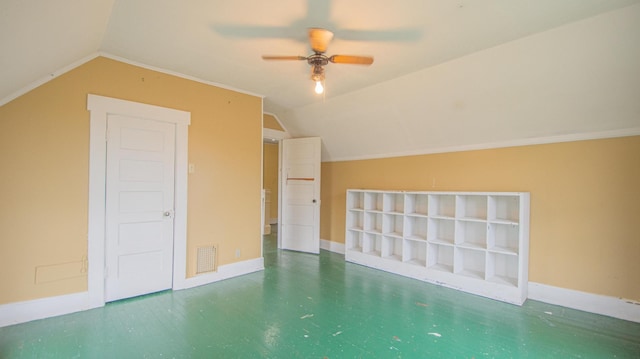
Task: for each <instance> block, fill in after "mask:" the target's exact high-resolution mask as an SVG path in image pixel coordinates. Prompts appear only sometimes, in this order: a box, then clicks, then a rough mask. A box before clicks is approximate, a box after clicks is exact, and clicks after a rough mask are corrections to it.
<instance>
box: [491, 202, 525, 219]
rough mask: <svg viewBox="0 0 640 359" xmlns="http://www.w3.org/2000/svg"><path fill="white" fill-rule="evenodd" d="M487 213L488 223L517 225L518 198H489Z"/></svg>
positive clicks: (518, 215) (518, 216) (518, 213)
mask: <svg viewBox="0 0 640 359" xmlns="http://www.w3.org/2000/svg"><path fill="white" fill-rule="evenodd" d="M488 211H489V216H488V218H489V220H490V221H494V222H506V223H518V222H519V218H520V197H519V196H513V195H493V196H489V203H488Z"/></svg>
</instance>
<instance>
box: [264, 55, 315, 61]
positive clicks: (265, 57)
mask: <svg viewBox="0 0 640 359" xmlns="http://www.w3.org/2000/svg"><path fill="white" fill-rule="evenodd" d="M262 59H263V60H306V59H307V58H306V57H304V56H271V55H262Z"/></svg>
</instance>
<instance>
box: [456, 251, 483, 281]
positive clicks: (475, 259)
mask: <svg viewBox="0 0 640 359" xmlns="http://www.w3.org/2000/svg"><path fill="white" fill-rule="evenodd" d="M485 268H486V255H485V252H484V251H481V250H476V249H469V248H456V249H455V262H454V271H455V273H456V274H459V275H464V276H467V277H471V278H477V279H482V280H484V279H485Z"/></svg>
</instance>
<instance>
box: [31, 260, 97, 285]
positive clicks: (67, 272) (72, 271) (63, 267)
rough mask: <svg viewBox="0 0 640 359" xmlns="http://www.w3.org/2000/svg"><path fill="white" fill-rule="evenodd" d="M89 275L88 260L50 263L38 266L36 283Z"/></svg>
mask: <svg viewBox="0 0 640 359" xmlns="http://www.w3.org/2000/svg"><path fill="white" fill-rule="evenodd" d="M86 275H87V261H86V260H85V259H83V260H81V261H76V262H67V263H59V264H49V265H42V266H37V267H36V275H35V283H36V284H43V283H51V282H57V281H61V280H66V279H71V278H77V277H83V276H86Z"/></svg>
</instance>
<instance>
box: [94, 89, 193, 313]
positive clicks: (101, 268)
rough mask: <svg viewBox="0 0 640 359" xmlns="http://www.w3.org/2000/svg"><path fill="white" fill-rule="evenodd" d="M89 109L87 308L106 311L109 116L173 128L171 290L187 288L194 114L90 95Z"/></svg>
mask: <svg viewBox="0 0 640 359" xmlns="http://www.w3.org/2000/svg"><path fill="white" fill-rule="evenodd" d="M87 109H88V110H89V111H90V112H91V114H90V141H89V214H88V220H89V223H88V229H89V234H88V245H87V246H88V261H89V268H88V272H87V275H88V294H89V303H88V307H90V308H91V307H100V306H104V304H105V301H106V296H105V292H106V291H105V278H106V274H108V273H107V272H106V264H107V261H106V258H107V254H106V250H105V248H106V232H107V215H108V214H107V203H106V198H107V160H106V159H107V141H106V139H107V124H108V119H109V117H110V116H114V115H118V116H124V117H127V118H137V119H145V120H152V121H155V122H160V123H168V124H171V125H170V126H174V128H175V133H174V139H175V153H174V164H173V167H174V184H173V189H174V193H173V198H174V202H173V208H172V209H171V208H169V209H165V210H164V211H163V212H162V213H163V215H164V213H166V212H169V215H170V216H172V217H173V218H172V222H173V254H172V256H171V257H172V258H171V259H170V260H171V261H172V269H171V280H172V282H171V285H170V287H171V288H173V289H181V288H185V287H187V284H186V260H187V255H186V252H187V250H186V247H187V233H186V232H187V226H186V224H187V223H186V219H187V218H186V215H187V213H186V209H187V168H188V164H187V159H188V157H187V149H188V126H189V124H190V121H191V114H190V113H189V112H185V111H179V110H174V109H169V108H164V107H159V106H153V105H147V104H141V103H137V102H131V101H126V100H121V99H115V98H109V97H103V96H97V95H92V94H89V96H88V99H87Z"/></svg>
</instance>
